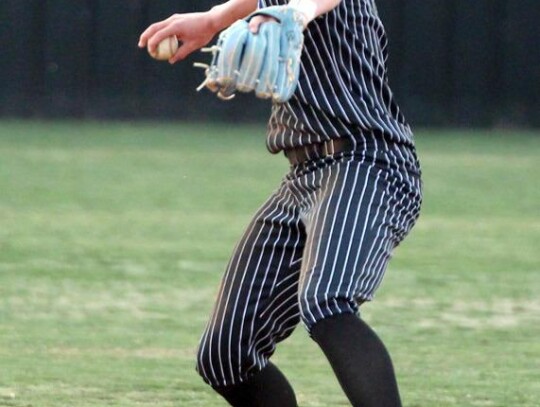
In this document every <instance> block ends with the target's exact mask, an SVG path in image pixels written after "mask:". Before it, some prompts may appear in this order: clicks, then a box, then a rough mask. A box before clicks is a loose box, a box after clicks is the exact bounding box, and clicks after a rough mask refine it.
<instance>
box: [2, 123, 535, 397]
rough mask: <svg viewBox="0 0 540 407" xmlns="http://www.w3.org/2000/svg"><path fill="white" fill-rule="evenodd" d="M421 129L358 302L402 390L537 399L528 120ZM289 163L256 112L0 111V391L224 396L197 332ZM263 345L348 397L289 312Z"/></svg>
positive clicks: (297, 377)
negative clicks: (131, 115) (365, 299)
mask: <svg viewBox="0 0 540 407" xmlns="http://www.w3.org/2000/svg"><path fill="white" fill-rule="evenodd" d="M417 143H418V150H419V155H420V158H421V161H422V164H423V170H424V181H425V202H424V207H423V213H422V216H421V219H420V221H419V223H418V225H417V227H416V228H415V229H414V230H413V232H412V234H411V235H410V237H409V238H408V239H407V240H406V241H405V242H404V244H403V245H402V246H400V247H399V248H398V249H397V250H396V252H395V256H394V259H393V260H392V262H391V265H390V268H389V270H388V272H387V276H386V278H385V281H384V283H383V285H382V287H381V289H380V290H379V292H378V295H377V298H376V300H375V301H374V302H373V303H370V304H367V305H365V306H364V307H363V311H362V313H363V317H364V318H365V319H367V320H368V321H369V322H370V323H371V324H372V325H373V327H374V328H375V329H376V330H377V331H378V332H379V333H380V335H381V336H382V338H383V339H384V340H385V342H386V343H387V345H388V347H389V349H390V351H391V353H392V355H393V357H394V362H395V365H396V370H397V374H398V378H399V382H400V384H401V391H402V396H403V399H404V405H405V406H407V407H465V406H497V407H509V406H512V407H514V406H521V407H534V406H538V402H539V401H538V400H540V341H539V339H538V338H540V297H539V292H540V264H539V263H540V259H539V257H540V255H539V252H540V219H539V213H540V185H539V175H540V165H539V162H540V160H539V157H540V134H538V133H536V134H535V133H532V132H519V131H512V130H507V131H506V130H505V131H496V132H458V131H445V132H439V131H418V132H417ZM286 171H287V163H286V161H285V159H284V158H283V157H282V156H272V155H270V154H268V153H267V152H266V150H265V146H264V125H261V126H255V127H234V126H231V125H222V126H205V125H185V124H180V123H177V124H165V125H162V124H157V123H138V124H128V123H124V124H120V123H105V124H97V123H84V122H80V123H79V122H68V123H54V122H52V123H47V122H0V405H1V406H19V407H23V406H36V407H37V406H39V407H47V406H70V407H72V406H80V407H90V406H92V407H98V406H141V405H148V406H164V407H165V406H203V407H214V406H215V407H218V406H224V405H225V404H224V403H223V402H222V401H221V400H220V399H219V398H218V397H217V396H215V395H214V394H213V393H212V392H211V391H210V389H209V388H207V386H206V385H205V384H203V382H202V381H201V380H200V378H199V377H198V375H197V374H196V373H195V371H194V355H195V350H196V346H197V342H198V339H199V337H200V334H201V331H202V330H203V328H204V325H205V323H206V319H207V316H208V313H209V312H210V310H211V307H212V303H213V299H214V296H215V293H216V290H217V286H218V284H219V281H220V277H221V273H222V271H223V269H224V267H225V265H226V262H227V259H228V256H229V254H230V252H231V250H232V248H233V246H234V244H235V242H236V240H237V239H238V237H239V236H240V234H241V232H242V230H243V228H244V227H245V225H246V224H247V222H248V220H249V219H250V215H251V214H252V213H253V212H254V211H255V210H256V208H257V207H258V206H259V205H260V204H261V203H262V202H263V201H264V199H265V198H266V196H267V195H268V194H269V193H270V192H271V191H272V190H273V189H274V188H275V187H276V186H277V185H278V183H279V182H280V179H281V177H282V176H283V174H284V173H285V172H286ZM275 360H276V362H277V363H278V364H279V365H280V366H281V367H282V368H283V370H284V371H285V373H286V374H287V375H288V376H289V378H290V380H291V382H292V383H293V385H294V387H295V388H296V390H297V394H298V399H299V401H300V405H301V406H302V407H315V406H318V407H323V406H324V407H328V406H346V405H348V403H347V401H346V399H345V398H344V396H343V395H342V393H341V391H340V389H339V386H338V384H337V383H336V381H335V379H334V378H333V376H332V374H331V371H330V368H329V367H328V365H327V362H326V360H325V359H324V357H323V356H322V354H321V353H320V352H319V350H318V348H317V347H316V345H315V344H314V343H312V342H311V340H310V339H309V338H308V336H307V335H306V334H305V332H304V329H303V328H302V327H301V326H299V327H298V329H297V330H296V331H295V333H294V335H293V337H292V338H290V339H289V340H287V341H286V342H284V343H282V344H281V345H280V346H279V347H278V350H277V352H276V355H275Z"/></svg>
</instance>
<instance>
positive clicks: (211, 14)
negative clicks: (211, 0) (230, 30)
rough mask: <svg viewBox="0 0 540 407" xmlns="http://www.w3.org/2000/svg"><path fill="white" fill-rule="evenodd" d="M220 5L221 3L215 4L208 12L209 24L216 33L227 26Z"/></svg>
mask: <svg viewBox="0 0 540 407" xmlns="http://www.w3.org/2000/svg"><path fill="white" fill-rule="evenodd" d="M220 6H221V5H217V6H214V7H212V8H211V9H210V10H208V11H207V12H206V15H207V17H208V26H209V28H210V30H211V31H212V33H213V34H214V35H215V34H217V33H218V32H220V31H221V30H223V29H224V28H225V27H226V26H227V25H226V23H225V22H224V21H223V13H222V10H221V7H220Z"/></svg>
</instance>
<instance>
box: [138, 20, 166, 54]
mask: <svg viewBox="0 0 540 407" xmlns="http://www.w3.org/2000/svg"><path fill="white" fill-rule="evenodd" d="M166 24H167V22H166V21H160V22H158V23H154V24H152V25H150V26H148V28H147V29H146V30H144V31H143V33H142V34H141V36H140V37H139V43H138V44H137V45H138V46H139V48H145V47H146V46H147V44H148V40H149V39H150V38H151V37H152V36H153V35H154V34H155V33H156V32H158V31H159V30H161V29H162V28H163V27H164V26H165V25H166Z"/></svg>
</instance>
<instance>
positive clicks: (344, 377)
mask: <svg viewBox="0 0 540 407" xmlns="http://www.w3.org/2000/svg"><path fill="white" fill-rule="evenodd" d="M253 12H255V14H252V13H253ZM279 13H283V15H286V13H289V14H291V13H292V15H293V16H294V18H293V21H296V22H299V24H300V25H301V31H303V38H304V39H303V47H302V52H301V60H299V72H298V78H297V85H296V88H294V89H295V90H294V93H293V94H292V97H290V98H289V99H287V100H285V101H284V100H279V99H274V103H273V104H272V113H271V118H270V121H269V126H268V135H267V146H268V149H269V150H270V151H271V152H272V153H278V152H283V153H284V155H285V156H286V157H287V159H288V160H289V161H290V164H291V167H290V171H289V173H288V174H286V176H285V177H284V179H283V181H282V183H281V185H279V187H278V188H277V189H276V191H275V192H274V193H273V194H272V195H271V196H270V197H269V199H268V200H267V201H266V202H265V203H264V204H263V205H262V207H261V208H260V209H259V210H258V211H257V213H256V214H255V216H254V217H253V220H252V221H251V223H250V224H249V226H248V227H247V229H246V231H245V233H244V235H243V236H242V238H241V239H240V241H239V243H238V244H237V246H236V248H235V250H234V253H233V255H232V257H231V260H230V262H229V264H228V266H227V270H226V273H225V275H224V277H223V281H222V285H221V288H220V290H219V294H218V297H217V301H216V305H215V308H214V310H213V313H212V315H211V317H210V320H209V322H208V325H207V327H206V330H205V332H204V334H203V336H202V339H201V342H200V346H199V351H198V359H197V371H198V372H199V374H200V375H201V376H202V378H203V379H204V380H205V381H206V382H207V383H208V384H209V385H210V386H212V388H213V389H214V390H215V391H217V392H218V393H219V394H220V395H221V396H223V397H224V398H225V399H226V400H227V402H228V403H230V405H232V406H238V407H240V406H242V407H257V406H272V407H278V406H279V407H289V406H291V407H292V406H297V402H296V398H295V395H294V391H293V390H292V388H291V386H290V384H289V382H288V381H287V379H286V378H285V377H284V375H283V374H282V373H281V372H280V370H279V369H278V368H277V367H276V366H275V365H274V364H272V363H271V362H270V360H269V359H270V357H271V356H272V354H273V352H274V350H275V348H276V345H277V344H278V343H279V342H280V341H282V340H284V339H285V338H287V337H288V336H289V335H290V334H291V333H292V332H293V330H294V329H295V327H296V326H297V325H298V324H299V323H300V322H301V323H302V324H303V325H304V326H305V328H306V329H307V331H308V332H309V335H310V337H311V338H312V339H313V340H314V341H315V342H316V343H317V344H318V345H319V346H320V348H321V349H322V351H323V352H324V354H325V355H326V357H327V359H328V361H329V363H330V365H331V366H332V368H333V371H334V372H335V374H336V377H337V379H338V380H339V383H340V385H341V387H342V388H343V391H344V392H345V394H346V396H347V397H348V399H349V400H350V402H351V404H352V405H353V406H362V407H398V406H401V401H400V396H399V391H398V386H397V382H396V378H395V374H394V370H393V366H392V362H391V359H390V357H389V355H388V352H387V350H386V349H385V346H384V345H383V343H382V342H381V340H380V339H379V338H378V336H377V335H376V334H375V333H374V332H373V330H372V329H371V328H370V327H369V326H368V325H367V324H366V322H364V321H363V320H362V319H361V318H360V316H359V313H358V310H359V306H360V305H361V304H362V303H363V302H365V301H370V300H372V298H373V296H374V293H375V291H376V289H377V287H378V286H379V284H380V283H381V280H382V278H383V274H384V273H385V269H386V267H387V264H388V261H389V259H390V256H391V253H392V250H393V249H394V248H395V247H396V246H397V245H398V244H399V243H400V242H401V241H402V240H403V238H404V237H405V235H406V234H407V233H408V232H409V231H410V230H411V228H412V227H413V225H414V223H415V221H416V219H417V217H418V214H419V210H420V204H421V180H420V168H419V164H418V160H417V158H416V153H415V147H414V141H413V136H412V133H411V130H410V128H409V126H408V124H407V122H406V121H405V118H404V117H403V115H402V113H401V112H400V110H399V108H398V106H397V105H396V103H395V101H394V98H393V95H392V92H391V90H390V88H389V85H388V81H387V70H386V59H387V40H386V34H385V31H384V27H383V25H382V23H381V21H380V19H379V15H378V12H377V9H376V6H375V3H374V0H341V1H340V0H292V1H290V2H289V1H286V0H261V1H259V2H257V1H256V0H230V1H228V2H226V3H224V4H221V5H218V6H215V7H213V8H212V9H211V10H209V11H207V12H202V13H187V14H176V15H173V16H171V17H170V18H168V19H166V20H164V21H161V22H158V23H155V24H153V25H151V26H150V27H148V28H147V29H146V31H144V32H143V34H142V35H141V38H140V42H139V46H140V47H148V48H149V49H150V50H152V49H155V47H156V45H157V44H158V43H159V42H160V41H161V40H163V39H164V38H166V37H168V36H171V35H176V36H177V37H178V39H179V40H180V41H181V46H180V48H179V49H178V52H177V53H176V54H175V55H174V56H173V57H172V58H171V59H170V62H171V63H174V62H177V61H179V60H182V59H183V58H185V57H186V56H187V55H189V54H190V53H191V52H193V51H195V50H198V49H201V48H202V47H205V46H206V45H207V44H208V43H209V42H210V40H211V39H212V38H213V37H214V36H215V35H216V34H217V33H218V32H220V31H221V30H224V29H227V27H229V26H231V25H232V24H233V23H235V22H236V21H237V20H239V19H245V18H246V17H247V16H249V17H248V18H247V19H246V20H244V21H246V22H247V25H246V26H247V27H248V29H249V31H250V35H252V36H253V37H250V38H252V39H253V38H255V36H257V35H263V33H264V35H267V32H268V31H269V30H270V27H276V26H278V25H279V24H285V21H286V19H285V18H284V19H281V18H280V17H279V16H280V15H282V14H279ZM276 15H277V16H278V17H276ZM231 29H232V27H231ZM225 32H226V31H225ZM289 37H290V36H288V37H287V38H289ZM229 38H230V36H229ZM268 38H272V37H268ZM259 39H260V38H259ZM269 42H270V40H269ZM270 45H272V44H270ZM245 52H248V51H247V48H246V51H245ZM290 62H291V65H292V62H294V61H290ZM287 69H288V68H287ZM212 72H213V71H212V70H210V74H209V75H211V74H212ZM286 72H287V73H288V76H289V77H291V76H292V74H293V73H294V72H293V70H291V69H288V70H287V71H286ZM237 73H238V72H236V73H235V74H237ZM207 74H208V71H207ZM289 79H290V78H289ZM229 85H230V84H229V83H227V84H226V83H225V82H223V81H222V82H219V81H218V82H217V85H216V83H214V84H213V85H212V86H214V88H212V89H213V90H216V88H215V86H217V87H218V88H219V86H221V88H220V89H219V94H221V96H228V94H226V93H227V92H228V91H229V90H230V86H229ZM227 86H229V87H227Z"/></svg>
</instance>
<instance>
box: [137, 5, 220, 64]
mask: <svg viewBox="0 0 540 407" xmlns="http://www.w3.org/2000/svg"><path fill="white" fill-rule="evenodd" d="M216 32H217V30H216V29H215V27H214V25H213V21H212V19H211V18H210V15H209V14H208V13H185V14H174V15H172V16H170V17H169V18H167V19H166V20H163V21H159V22H157V23H154V24H152V25H150V26H149V27H148V28H147V29H146V30H144V32H143V33H142V34H141V36H140V38H139V44H138V45H139V48H145V47H146V48H148V50H149V51H150V52H153V51H155V49H156V47H157V45H158V44H159V43H160V42H161V41H162V40H164V39H165V38H167V37H171V36H173V35H174V36H176V38H178V41H179V43H180V46H179V47H178V51H176V54H174V56H173V57H171V58H170V59H169V62H170V63H171V64H174V63H175V62H178V61H180V60H182V59H184V58H185V57H187V56H188V55H189V54H191V53H192V52H194V51H196V50H198V49H200V48H202V47H204V46H205V45H207V44H208V43H209V42H210V41H211V40H212V38H213V37H214V35H215V34H216Z"/></svg>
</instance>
